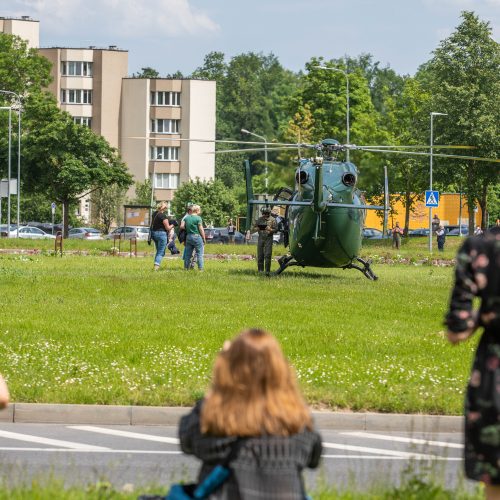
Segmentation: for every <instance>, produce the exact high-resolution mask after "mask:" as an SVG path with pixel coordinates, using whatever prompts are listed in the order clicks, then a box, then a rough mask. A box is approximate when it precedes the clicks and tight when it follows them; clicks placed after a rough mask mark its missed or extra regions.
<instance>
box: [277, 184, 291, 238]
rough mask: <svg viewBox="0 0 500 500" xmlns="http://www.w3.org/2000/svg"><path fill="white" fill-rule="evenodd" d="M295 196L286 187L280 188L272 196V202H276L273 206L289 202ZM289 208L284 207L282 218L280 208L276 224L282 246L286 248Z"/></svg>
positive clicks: (287, 206)
mask: <svg viewBox="0 0 500 500" xmlns="http://www.w3.org/2000/svg"><path fill="white" fill-rule="evenodd" d="M294 195H295V192H294V191H292V190H291V189H290V188H287V187H282V188H280V189H279V190H278V191H277V193H276V194H275V195H274V198H273V201H277V202H278V203H276V204H275V206H279V202H280V201H290V200H291V199H293V197H294ZM289 208H290V206H289V205H286V207H285V211H284V212H285V213H284V215H283V216H282V215H281V213H282V207H280V212H279V223H278V228H279V230H280V231H281V232H282V233H283V244H284V245H285V247H287V246H288V243H289V236H288V209H289Z"/></svg>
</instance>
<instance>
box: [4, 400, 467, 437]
mask: <svg viewBox="0 0 500 500" xmlns="http://www.w3.org/2000/svg"><path fill="white" fill-rule="evenodd" d="M190 409H191V408H190V407H169V406H108V405H78V404H37V403H12V404H11V405H10V406H9V407H8V408H7V409H6V410H3V411H0V423H18V424H20V423H23V424H27V423H30V424H35V423H36V424H93V425H169V426H171V425H173V426H176V425H177V424H178V423H179V419H180V418H181V417H182V416H183V415H185V414H187V413H188V412H189V411H190ZM312 414H313V417H314V421H315V423H316V426H317V427H318V429H323V430H343V431H346V430H349V431H392V432H424V433H431V432H462V428H463V417H454V416H442V415H422V414H416V415H413V414H412V415H408V414H394V413H392V414H391V413H350V412H330V411H313V412H312Z"/></svg>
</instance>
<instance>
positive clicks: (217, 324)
mask: <svg viewBox="0 0 500 500" xmlns="http://www.w3.org/2000/svg"><path fill="white" fill-rule="evenodd" d="M87 243H89V242H87ZM235 248H239V247H237V246H235ZM377 251H378V250H377ZM389 251H390V250H389ZM374 255H375V254H374ZM151 268H152V259H123V258H115V257H101V256H99V257H97V256H77V255H65V256H64V257H62V258H60V257H54V256H48V255H4V256H0V306H1V311H2V314H1V315H0V352H2V356H1V357H0V372H2V373H4V375H5V376H6V377H7V379H8V382H9V386H10V388H11V391H12V396H13V399H14V400H15V401H24V402H57V403H103V404H146V405H166V404H171V405H190V404H192V403H193V401H194V400H195V399H196V398H197V397H199V396H200V395H201V394H203V392H204V391H205V389H206V387H207V384H208V382H209V377H210V372H211V366H212V363H213V360H214V357H215V355H216V353H217V352H218V350H219V349H220V347H221V346H222V343H223V341H224V340H225V339H227V338H230V337H232V336H233V335H235V333H237V332H238V331H240V330H241V329H242V328H245V327H249V326H259V327H263V328H266V329H268V330H270V331H271V332H273V333H274V334H275V335H276V336H277V337H278V339H279V340H280V341H281V343H282V345H283V348H284V350H285V352H286V354H287V355H288V357H289V358H290V360H291V362H292V363H293V365H294V366H295V368H296V371H297V375H298V379H299V382H300V385H301V387H302V389H303V391H304V393H305V395H306V397H307V399H308V400H309V402H311V403H312V404H315V405H318V406H325V407H328V408H342V409H352V410H376V411H383V412H428V413H435V414H459V413H460V412H461V408H462V392H463V388H464V386H465V379H466V376H467V372H468V369H469V365H470V360H471V354H472V350H473V347H474V343H475V342H472V343H469V344H465V345H462V346H458V347H455V348H453V347H451V346H449V345H448V344H447V343H446V341H445V340H444V339H443V325H442V320H443V313H444V311H445V309H446V305H447V301H448V294H449V289H450V284H451V276H452V268H450V267H444V268H442V267H436V266H426V265H399V264H395V265H392V266H388V265H375V270H376V272H377V274H378V275H379V276H380V280H379V281H377V282H370V281H368V280H367V279H366V278H364V277H363V276H362V275H361V274H360V273H359V272H357V271H354V270H350V271H347V270H346V271H342V270H324V269H305V270H301V269H290V270H289V271H288V270H287V271H286V272H285V273H283V274H282V275H281V276H279V277H277V278H271V279H269V278H267V279H266V278H263V277H260V276H257V275H256V273H255V262H252V261H237V260H214V261H209V262H207V265H206V271H205V272H204V273H198V272H196V271H193V272H187V273H186V272H185V271H183V270H182V263H181V261H180V259H176V260H169V261H168V262H165V266H164V267H163V268H162V270H161V271H160V272H158V273H153V272H152V269H151Z"/></svg>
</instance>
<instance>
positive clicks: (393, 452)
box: [321, 443, 435, 460]
mask: <svg viewBox="0 0 500 500" xmlns="http://www.w3.org/2000/svg"><path fill="white" fill-rule="evenodd" d="M321 444H322V445H323V448H334V449H336V450H346V451H357V452H359V453H361V452H363V453H373V454H374V455H387V456H393V457H404V458H419V459H424V460H429V459H433V458H435V455H428V454H425V453H413V452H408V451H397V450H385V449H382V448H368V447H366V446H354V445H350V444H337V443H321Z"/></svg>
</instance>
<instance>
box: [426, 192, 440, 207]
mask: <svg viewBox="0 0 500 500" xmlns="http://www.w3.org/2000/svg"><path fill="white" fill-rule="evenodd" d="M425 206H426V207H437V206H439V191H426V192H425Z"/></svg>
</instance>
